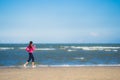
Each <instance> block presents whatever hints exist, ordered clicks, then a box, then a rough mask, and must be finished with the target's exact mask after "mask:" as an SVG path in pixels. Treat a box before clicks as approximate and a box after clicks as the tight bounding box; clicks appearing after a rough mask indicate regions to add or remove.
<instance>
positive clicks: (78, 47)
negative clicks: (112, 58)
mask: <svg viewBox="0 0 120 80" xmlns="http://www.w3.org/2000/svg"><path fill="white" fill-rule="evenodd" d="M71 48H72V49H82V50H105V51H117V50H116V49H120V47H101V46H93V47H81V46H71Z"/></svg>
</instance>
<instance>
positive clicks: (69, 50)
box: [67, 49, 76, 52]
mask: <svg viewBox="0 0 120 80" xmlns="http://www.w3.org/2000/svg"><path fill="white" fill-rule="evenodd" d="M67 51H68V52H72V51H76V50H72V49H68V50H67Z"/></svg>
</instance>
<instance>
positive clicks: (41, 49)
mask: <svg viewBox="0 0 120 80" xmlns="http://www.w3.org/2000/svg"><path fill="white" fill-rule="evenodd" d="M36 50H56V49H55V48H37V49H36Z"/></svg>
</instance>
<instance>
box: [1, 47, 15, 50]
mask: <svg viewBox="0 0 120 80" xmlns="http://www.w3.org/2000/svg"><path fill="white" fill-rule="evenodd" d="M9 49H14V47H0V50H9Z"/></svg>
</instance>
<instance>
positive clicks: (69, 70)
mask: <svg viewBox="0 0 120 80" xmlns="http://www.w3.org/2000/svg"><path fill="white" fill-rule="evenodd" d="M119 79H120V67H41V68H34V69H32V68H28V69H25V68H1V69H0V80H119Z"/></svg>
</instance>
